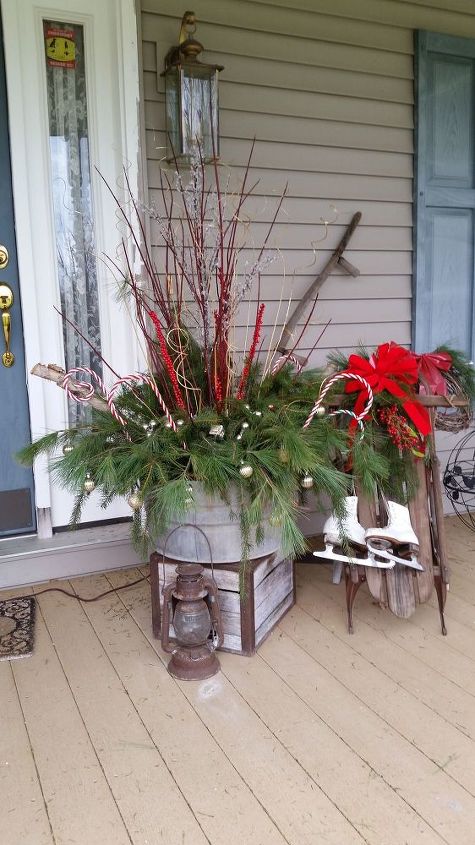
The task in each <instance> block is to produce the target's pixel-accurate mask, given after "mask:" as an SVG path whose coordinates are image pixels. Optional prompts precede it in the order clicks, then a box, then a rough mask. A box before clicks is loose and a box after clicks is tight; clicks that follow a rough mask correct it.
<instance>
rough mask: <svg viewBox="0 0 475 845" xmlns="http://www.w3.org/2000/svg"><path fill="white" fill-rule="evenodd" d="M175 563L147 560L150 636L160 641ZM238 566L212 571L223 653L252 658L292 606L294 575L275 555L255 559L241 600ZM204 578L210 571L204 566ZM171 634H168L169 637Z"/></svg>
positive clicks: (154, 558) (288, 562)
mask: <svg viewBox="0 0 475 845" xmlns="http://www.w3.org/2000/svg"><path fill="white" fill-rule="evenodd" d="M178 563H179V561H176V560H172V559H170V558H164V559H163V558H162V555H160V554H158V553H156V552H155V553H154V554H152V556H151V558H150V576H151V588H152V622H153V633H154V635H155V636H156V637H160V616H161V610H162V609H163V606H162V602H163V596H162V590H163V586H164V580H165V585H166V584H168V583H169V582H170V581H172V580H174V578H175V577H176V572H175V569H176V566H177V565H178ZM239 569H240V564H239V563H232V564H221V565H219V566H215V567H214V579H215V581H216V584H217V586H218V600H219V606H220V609H221V615H222V618H223V627H224V645H223V651H232V652H235V653H237V654H245V655H252V654H254V652H255V651H256V648H257V647H258V646H259V645H260V643H261V642H262V641H263V640H264V638H265V637H266V636H267V634H268V633H269V632H270V631H271V630H272V628H273V627H274V626H275V625H276V624H277V622H278V621H279V619H281V618H282V616H283V615H284V613H286V612H287V610H289V608H290V607H292V606H293V605H294V604H295V574H294V561H293V559H292V558H289V557H286V558H283V557H282V556H281V555H279V554H273V555H270V556H268V557H261V558H257V559H256V560H253V561H251V563H250V564H249V566H248V567H247V571H246V573H245V579H244V582H245V583H244V590H243V599H242V600H241V596H240V593H239ZM205 570H206V572H207V574H208V575H211V568H210V567H209V566H207V565H205ZM171 634H172V632H170V635H171Z"/></svg>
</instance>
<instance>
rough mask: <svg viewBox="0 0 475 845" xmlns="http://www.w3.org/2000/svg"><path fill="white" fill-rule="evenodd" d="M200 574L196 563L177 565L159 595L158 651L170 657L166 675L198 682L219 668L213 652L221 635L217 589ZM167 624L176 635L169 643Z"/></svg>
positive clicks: (222, 633)
mask: <svg viewBox="0 0 475 845" xmlns="http://www.w3.org/2000/svg"><path fill="white" fill-rule="evenodd" d="M203 572H204V569H203V567H202V566H201V564H200V563H180V564H179V565H178V566H177V568H176V573H177V577H176V580H175V581H174V582H172V583H171V584H168V586H167V587H165V590H164V593H163V618H162V632H161V636H162V648H163V650H164V651H167V652H171V653H172V655H173V656H172V658H171V660H170V662H169V664H168V671H169V672H170V675H173V676H174V677H175V678H180V679H181V680H184V681H202V680H204V679H205V678H210V677H211V676H212V675H215V674H216V672H219V669H220V665H219V660H218V658H217V656H216V652H215V649H217V648H219V646H221V645H222V644H223V640H224V632H223V623H222V620H221V613H220V609H219V604H218V588H217V586H216V584H215V583H214V581H211V580H209V579H208V578H205V577H204V575H203ZM170 623H171V624H172V625H173V628H174V630H175V634H176V641H172V642H170V635H169V630H170Z"/></svg>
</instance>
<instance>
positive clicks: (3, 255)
mask: <svg viewBox="0 0 475 845" xmlns="http://www.w3.org/2000/svg"><path fill="white" fill-rule="evenodd" d="M7 264H8V249H7V248H6V246H3V244H0V270H4V269H5V267H6V266H7Z"/></svg>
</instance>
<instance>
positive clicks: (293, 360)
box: [271, 354, 303, 376]
mask: <svg viewBox="0 0 475 845" xmlns="http://www.w3.org/2000/svg"><path fill="white" fill-rule="evenodd" d="M289 361H290V363H291V364H295V369H296V370H297V372H298V373H300V372H302V369H303V367H302V364H301V363H300V361H299V359H298V358H296V357H295V355H291V354H289V355H281V356H280V358H277V361H276V362H275V364H274V366H273V367H272V370H271V375H273V376H275V374H276V373H278V372H279V370H281V369H282V367H284V366H285V365H286V364H287V363H288V362H289Z"/></svg>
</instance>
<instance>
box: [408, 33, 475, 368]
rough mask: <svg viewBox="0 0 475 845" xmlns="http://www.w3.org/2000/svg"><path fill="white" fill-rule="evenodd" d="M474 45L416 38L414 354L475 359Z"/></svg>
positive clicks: (433, 36)
mask: <svg viewBox="0 0 475 845" xmlns="http://www.w3.org/2000/svg"><path fill="white" fill-rule="evenodd" d="M474 138H475V40H472V39H467V38H455V37H451V36H445V35H439V34H437V33H431V32H419V33H417V37H416V162H415V166H416V167H415V183H414V184H415V209H416V225H415V243H414V310H413V333H414V337H413V340H414V348H415V349H416V351H418V352H429V351H432V350H433V349H434V348H435V347H436V346H438V345H440V344H441V343H447V344H449V345H450V346H453V347H455V348H457V349H461V350H463V351H464V352H465V353H466V354H467V355H468V356H469V358H472V359H473V358H475V332H474V307H475V297H474V225H475V218H474V212H475V189H474V188H475V184H474Z"/></svg>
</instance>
